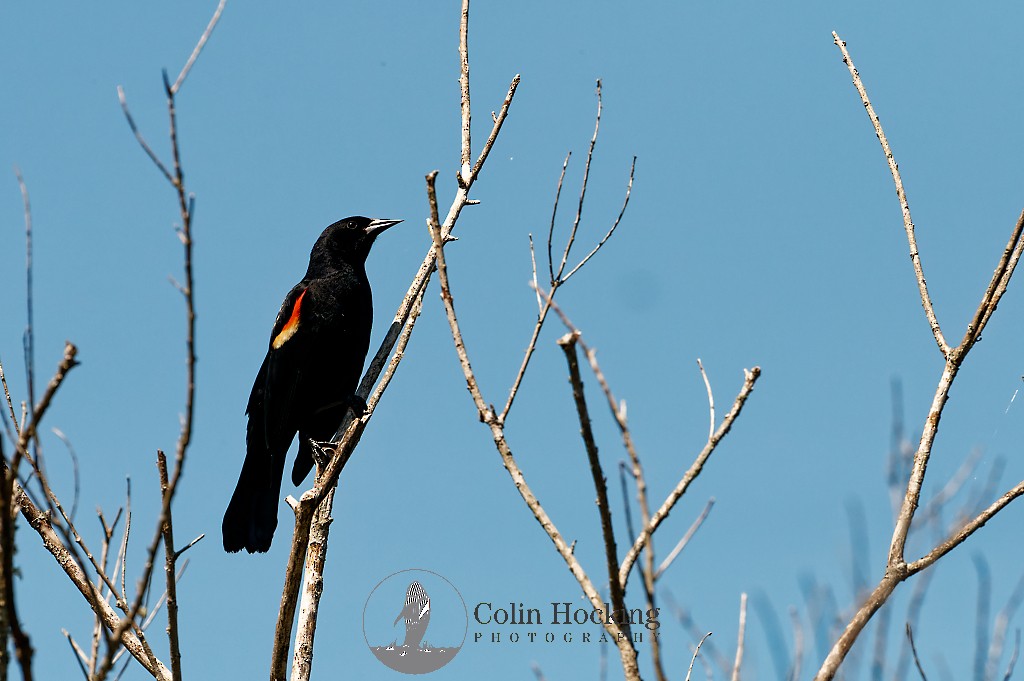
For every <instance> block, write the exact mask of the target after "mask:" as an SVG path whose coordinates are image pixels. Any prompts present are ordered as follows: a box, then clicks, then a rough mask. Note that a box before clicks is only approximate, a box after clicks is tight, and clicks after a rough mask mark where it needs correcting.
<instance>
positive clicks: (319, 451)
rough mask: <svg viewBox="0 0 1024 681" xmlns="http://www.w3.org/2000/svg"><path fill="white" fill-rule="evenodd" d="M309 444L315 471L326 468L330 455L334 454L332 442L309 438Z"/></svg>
mask: <svg viewBox="0 0 1024 681" xmlns="http://www.w3.org/2000/svg"><path fill="white" fill-rule="evenodd" d="M309 444H310V445H312V447H311V449H312V450H313V462H314V463H315V464H316V469H317V471H322V470H324V469H325V468H327V464H328V463H330V461H331V457H333V456H334V443H333V442H330V441H327V442H317V441H316V440H310V441H309Z"/></svg>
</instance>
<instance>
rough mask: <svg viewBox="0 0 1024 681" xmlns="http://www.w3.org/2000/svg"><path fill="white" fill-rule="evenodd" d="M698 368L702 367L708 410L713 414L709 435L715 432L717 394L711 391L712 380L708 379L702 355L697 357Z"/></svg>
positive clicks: (701, 374)
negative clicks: (701, 358) (701, 359)
mask: <svg viewBox="0 0 1024 681" xmlns="http://www.w3.org/2000/svg"><path fill="white" fill-rule="evenodd" d="M697 368H699V369H700V377H701V378H703V379H704V387H705V388H707V391H708V411H709V412H710V416H711V425H709V426H708V437H711V436H712V435H714V434H715V394H714V393H713V392H711V381H709V380H708V375H707V372H705V371H704V365H703V364H702V363H701V361H700V357H698V358H697Z"/></svg>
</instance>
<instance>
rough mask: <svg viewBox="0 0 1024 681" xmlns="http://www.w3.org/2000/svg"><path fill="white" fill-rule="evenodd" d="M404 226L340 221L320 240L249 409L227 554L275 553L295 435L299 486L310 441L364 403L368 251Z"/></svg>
mask: <svg viewBox="0 0 1024 681" xmlns="http://www.w3.org/2000/svg"><path fill="white" fill-rule="evenodd" d="M399 222H401V220H371V219H369V218H364V217H350V218H346V219H344V220H340V221H338V222H335V223H334V224H333V225H331V226H330V227H328V228H327V229H325V230H324V231H323V234H321V235H320V238H319V239H317V240H316V243H315V244H314V245H313V250H312V251H311V252H310V254H309V269H307V270H306V276H304V277H303V278H302V281H300V282H299V283H298V284H296V285H295V287H294V288H293V289H292V290H291V291H289V292H288V295H287V296H285V299H284V303H283V304H282V305H281V311H280V312H278V314H277V321H276V322H274V330H273V331H272V332H271V334H270V348H269V349H268V350H267V356H266V358H265V359H264V360H263V366H261V367H260V371H259V373H258V374H257V375H256V382H255V383H254V384H253V386H252V393H251V394H250V395H249V404H248V406H247V407H246V410H245V413H246V414H248V416H249V427H248V429H247V432H246V438H245V442H246V452H245V461H244V462H243V463H242V472H241V474H240V475H239V476H238V484H237V485H236V486H235V493H234V494H233V495H232V496H231V502H230V503H229V504H228V509H227V511H226V512H225V513H224V523H223V525H222V526H221V529H222V531H223V534H224V550H225V551H229V552H232V553H234V552H235V551H240V550H242V549H245V550H246V551H248V552H249V553H253V552H259V553H263V552H265V551H267V550H269V549H270V541H271V539H273V537H274V530H275V529H276V528H277V507H278V503H279V497H280V495H281V476H282V475H283V473H284V460H285V455H286V454H287V453H288V448H289V447H291V444H292V440H293V439H294V438H295V433H296V432H297V433H298V434H299V453H298V456H296V457H295V465H294V466H293V467H292V482H294V483H295V484H296V485H298V484H299V483H301V482H302V480H303V478H305V477H306V475H307V474H308V473H309V471H310V470H311V469H312V468H313V449H312V445H311V444H310V440H311V439H312V440H316V441H325V440H329V439H330V438H331V437H332V436H333V435H334V431H335V430H336V429H337V427H338V426H339V425H340V424H341V420H342V417H344V415H345V411H346V410H347V409H348V408H349V407H353V408H359V407H358V406H357V404H358V405H359V406H362V405H361V400H359V399H358V398H357V397H356V396H355V394H354V393H355V389H356V385H357V383H358V382H359V374H360V372H361V371H362V368H363V360H364V359H366V351H367V349H369V346H370V326H371V324H372V322H373V301H372V297H371V294H370V282H369V281H368V280H367V278H366V256H368V255H369V253H370V247H371V246H372V245H373V241H374V239H376V237H377V235H378V234H380V233H381V232H383V231H384V230H385V229H387V228H388V227H391V226H392V225H395V224H398V223H399Z"/></svg>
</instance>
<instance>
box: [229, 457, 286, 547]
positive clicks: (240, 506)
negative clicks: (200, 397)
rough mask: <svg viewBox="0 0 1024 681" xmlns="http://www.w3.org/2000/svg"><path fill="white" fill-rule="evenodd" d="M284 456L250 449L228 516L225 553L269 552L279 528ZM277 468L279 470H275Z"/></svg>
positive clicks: (232, 496) (243, 464) (232, 497)
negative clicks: (244, 551) (275, 531)
mask: <svg viewBox="0 0 1024 681" xmlns="http://www.w3.org/2000/svg"><path fill="white" fill-rule="evenodd" d="M283 463H284V456H283V453H282V455H279V456H277V457H271V455H270V453H269V452H267V451H266V449H265V448H264V447H253V446H252V443H251V442H250V445H249V447H248V451H247V452H246V455H245V461H244V462H243V463H242V472H241V474H239V476H238V484H237V485H236V486H235V492H234V494H232V495H231V502H230V503H229V504H228V510H227V511H226V512H225V513H224V522H223V523H222V525H221V530H222V533H223V536H224V550H225V551H227V552H229V553H234V552H236V551H241V550H242V549H245V550H246V551H248V552H249V553H266V552H267V551H269V550H270V542H271V540H272V539H273V538H274V530H276V529H277V506H278V499H279V497H280V496H281V474H282V473H283V468H284V466H283ZM275 469H276V470H275Z"/></svg>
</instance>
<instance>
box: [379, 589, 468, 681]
mask: <svg viewBox="0 0 1024 681" xmlns="http://www.w3.org/2000/svg"><path fill="white" fill-rule="evenodd" d="M403 593H404V597H403ZM430 594H432V595H433V596H431V595H430ZM396 609H398V616H397V617H393V615H394V612H395V610H396ZM399 627H400V628H401V629H404V636H403V633H402V631H401V630H399V631H396V628H399ZM468 629H469V616H468V612H467V611H466V603H465V601H464V600H463V599H462V594H460V593H459V591H458V589H456V588H455V586H454V585H453V584H452V583H451V582H449V581H448V580H447V579H445V578H444V577H442V576H441V575H439V574H437V573H436V572H431V571H430V570H419V569H410V570H402V571H401V572H396V573H395V574H393V575H391V576H389V577H387V578H386V579H384V580H383V581H381V582H380V583H379V584H378V585H377V586H376V587H374V589H373V591H372V592H371V593H370V596H369V597H368V598H367V599H366V606H365V608H364V609H363V635H364V636H365V637H366V645H367V646H368V647H369V648H370V652H372V653H373V655H374V656H375V657H376V658H377V659H378V660H380V661H381V662H382V663H383V664H385V665H387V666H388V667H390V668H391V669H394V670H395V671H399V672H402V673H403V674H427V673H430V672H433V671H436V670H438V669H440V668H441V667H443V666H445V665H446V664H448V663H449V662H451V661H452V659H454V658H455V656H456V655H457V654H458V652H459V651H460V650H461V649H462V645H463V643H465V640H466V633H467V631H468ZM388 641H390V643H388ZM399 641H402V642H401V643H399Z"/></svg>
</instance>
